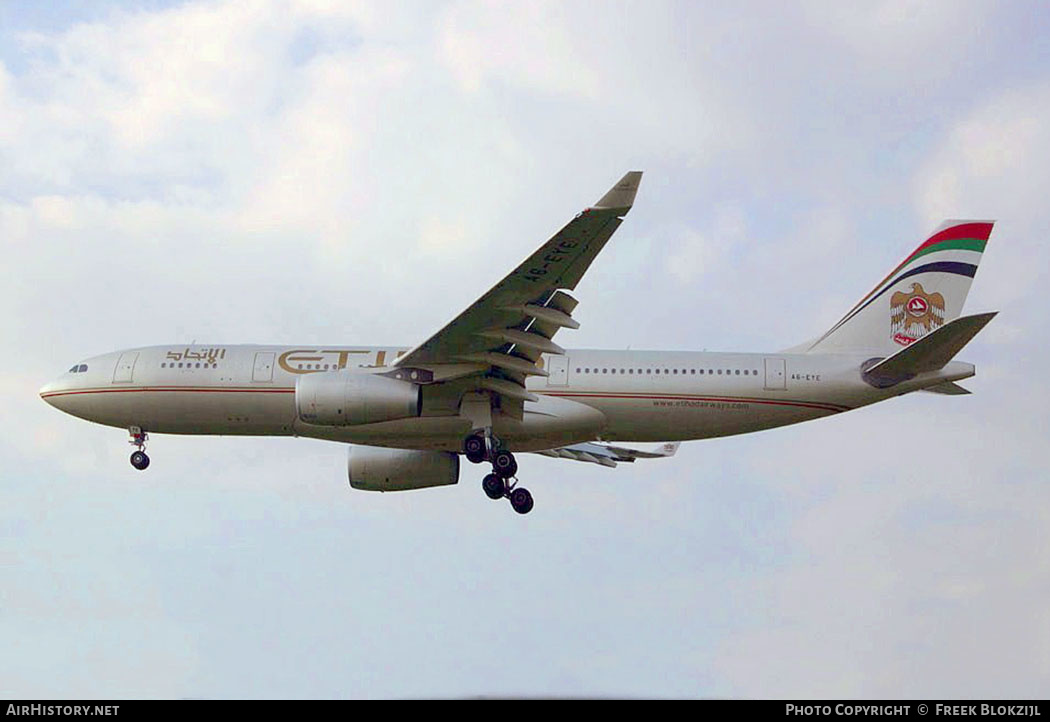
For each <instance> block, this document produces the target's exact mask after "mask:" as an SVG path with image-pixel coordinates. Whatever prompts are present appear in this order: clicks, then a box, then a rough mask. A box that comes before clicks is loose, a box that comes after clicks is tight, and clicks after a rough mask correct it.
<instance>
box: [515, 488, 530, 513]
mask: <svg viewBox="0 0 1050 722" xmlns="http://www.w3.org/2000/svg"><path fill="white" fill-rule="evenodd" d="M510 505H511V506H512V507H514V511H516V512H518V513H519V514H528V513H529V512H530V511H532V494H530V493H529V490H528V489H523V488H521V487H520V486H519V487H518V488H517V489H515V490H514V491H512V492H511V493H510Z"/></svg>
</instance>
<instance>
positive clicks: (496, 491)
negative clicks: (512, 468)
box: [481, 474, 507, 500]
mask: <svg viewBox="0 0 1050 722" xmlns="http://www.w3.org/2000/svg"><path fill="white" fill-rule="evenodd" d="M481 488H482V489H484V490H485V496H487V497H488V498H490V499H493V500H495V499H502V498H503V497H505V496H506V495H507V482H506V481H505V480H504V479H503V477H501V476H499V475H498V474H488V475H487V476H486V477H485V478H484V479H483V480H482V481H481Z"/></svg>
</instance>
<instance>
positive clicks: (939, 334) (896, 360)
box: [864, 311, 998, 388]
mask: <svg viewBox="0 0 1050 722" xmlns="http://www.w3.org/2000/svg"><path fill="white" fill-rule="evenodd" d="M996 313H998V312H997V311H992V312H991V313H979V314H977V315H975V316H963V317H961V318H957V319H955V320H954V321H949V322H948V323H946V324H944V325H943V326H941V327H940V328H938V329H937V330H936V331H933V332H931V333H929V334H927V335H925V336H923V337H922V338H920V339H919V340H918V341H915V342H914V343H912V344H911V345H910V346H907V347H905V348H903V349H901V350H900V351H898V352H897V353H895V354H893V355H892V356H890V357H889V358H885V359H883V360H882V361H879V362H878V363H877V364H875V365H874V366H872V367H871V368H869V369H867V370H866V371H865V372H864V380H865V381H867V382H868V383H869V384H871V385H872V386H875V387H877V388H886V387H887V386H892V385H894V384H897V383H900V382H901V381H907V380H908V379H910V378H914V377H915V376H918V375H919V374H921V373H927V372H930V371H939V370H940V369H942V368H944V366H945V364H947V363H948V362H949V361H951V360H952V358H954V357H955V354H957V353H959V351H961V350H962V348H963V346H965V345H966V344H968V343H969V342H970V340H971V339H973V337H974V336H976V335H977V334H978V332H980V330H981V329H982V328H984V327H985V326H986V325H987V324H988V322H989V321H991V320H992V319H993V318H995V315H996Z"/></svg>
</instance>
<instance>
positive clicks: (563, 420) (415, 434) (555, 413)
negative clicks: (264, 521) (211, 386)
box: [295, 397, 605, 452]
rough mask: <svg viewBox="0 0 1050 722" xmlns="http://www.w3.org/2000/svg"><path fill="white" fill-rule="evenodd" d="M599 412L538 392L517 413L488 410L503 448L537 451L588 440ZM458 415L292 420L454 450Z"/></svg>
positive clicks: (599, 425) (342, 436)
mask: <svg viewBox="0 0 1050 722" xmlns="http://www.w3.org/2000/svg"><path fill="white" fill-rule="evenodd" d="M604 426H605V416H604V415H603V414H602V413H601V412H599V411H598V410H596V409H594V408H592V407H590V406H588V405H586V404H581V403H577V402H575V401H569V400H566V399H557V398H548V397H541V398H540V401H539V402H536V403H529V404H527V405H526V408H525V413H524V416H523V418H522V419H515V418H513V417H511V416H507V415H505V414H502V413H499V412H498V411H497V412H496V413H494V414H493V416H492V431H493V434H495V436H496V437H497V438H498V439H499V440H500V442H501V443H502V445H503V447H504V448H506V449H508V450H509V451H541V450H544V449H551V448H554V447H557V446H565V445H569V444H576V443H580V442H582V441H591V440H593V439H596V438H598V437H599V436H600V435H601V432H602V429H603V428H604ZM472 430H473V429H472V424H471V422H470V421H469V420H467V419H466V418H464V417H461V416H422V417H417V418H411V419H400V420H397V421H384V422H382V423H377V424H359V425H354V426H313V425H310V424H304V423H302V422H298V421H297V422H296V424H295V433H296V435H298V436H308V437H311V438H316V439H328V440H330V441H342V442H346V443H355V444H367V445H369V446H390V447H397V448H404V449H421V450H441V451H453V452H458V451H460V450H461V449H462V448H463V440H464V439H465V438H466V437H467V435H468V434H470V432H471V431H472Z"/></svg>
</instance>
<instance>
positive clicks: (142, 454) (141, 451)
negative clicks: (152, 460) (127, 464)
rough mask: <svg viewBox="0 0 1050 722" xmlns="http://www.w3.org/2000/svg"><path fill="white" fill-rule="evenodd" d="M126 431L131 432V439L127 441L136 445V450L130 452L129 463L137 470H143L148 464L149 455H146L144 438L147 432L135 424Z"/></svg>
mask: <svg viewBox="0 0 1050 722" xmlns="http://www.w3.org/2000/svg"><path fill="white" fill-rule="evenodd" d="M128 431H129V432H130V433H131V441H129V442H128V443H129V444H131V445H132V446H135V447H138V451H134V452H132V454H131V465H132V466H134V467H135V468H136V469H138V470H139V471H144V470H145V469H146V467H147V466H149V457H148V456H146V439H148V438H149V434H147V433H146V432H145V431H143V430H142V429H140V428H139V427H137V426H132V427H131V428H130V429H128Z"/></svg>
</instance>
